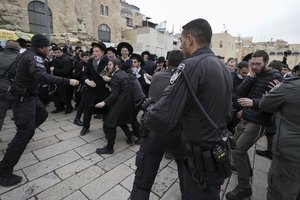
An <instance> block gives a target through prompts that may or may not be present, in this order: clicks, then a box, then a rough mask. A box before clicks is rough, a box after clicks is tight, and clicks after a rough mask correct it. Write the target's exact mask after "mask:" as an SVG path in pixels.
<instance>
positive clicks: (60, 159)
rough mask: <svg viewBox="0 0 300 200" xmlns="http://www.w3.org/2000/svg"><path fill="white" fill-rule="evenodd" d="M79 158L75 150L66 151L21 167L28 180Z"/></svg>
mask: <svg viewBox="0 0 300 200" xmlns="http://www.w3.org/2000/svg"><path fill="white" fill-rule="evenodd" d="M79 158H80V156H79V155H78V154H77V153H76V152H75V151H68V152H65V153H63V154H60V155H57V156H55V157H53V158H50V159H47V160H44V161H42V162H39V163H36V164H34V165H31V166H29V167H26V168H24V169H23V171H24V173H25V174H26V176H27V178H28V179H29V180H33V179H35V178H37V177H40V176H43V175H44V174H47V173H49V172H51V171H53V170H56V169H58V168H60V167H62V166H64V165H66V164H68V163H70V162H73V161H75V160H77V159H79Z"/></svg>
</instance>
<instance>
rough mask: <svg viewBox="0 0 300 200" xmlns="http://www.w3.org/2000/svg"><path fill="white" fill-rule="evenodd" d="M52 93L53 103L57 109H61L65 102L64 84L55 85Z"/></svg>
mask: <svg viewBox="0 0 300 200" xmlns="http://www.w3.org/2000/svg"><path fill="white" fill-rule="evenodd" d="M56 87H57V88H56V90H55V92H54V93H53V103H54V106H55V108H56V109H57V110H63V109H64V107H65V104H66V86H65V85H57V86H56Z"/></svg>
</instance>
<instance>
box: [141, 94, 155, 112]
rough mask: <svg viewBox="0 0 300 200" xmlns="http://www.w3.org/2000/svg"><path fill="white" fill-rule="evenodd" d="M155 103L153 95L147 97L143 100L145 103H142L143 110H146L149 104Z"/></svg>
mask: <svg viewBox="0 0 300 200" xmlns="http://www.w3.org/2000/svg"><path fill="white" fill-rule="evenodd" d="M153 103H154V101H153V100H152V98H151V97H148V98H146V99H145V100H144V101H143V103H142V110H143V111H146V110H147V108H148V106H149V105H151V104H153Z"/></svg>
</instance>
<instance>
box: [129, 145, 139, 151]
mask: <svg viewBox="0 0 300 200" xmlns="http://www.w3.org/2000/svg"><path fill="white" fill-rule="evenodd" d="M129 149H130V150H131V151H134V152H138V151H139V150H140V145H132V146H130V147H129Z"/></svg>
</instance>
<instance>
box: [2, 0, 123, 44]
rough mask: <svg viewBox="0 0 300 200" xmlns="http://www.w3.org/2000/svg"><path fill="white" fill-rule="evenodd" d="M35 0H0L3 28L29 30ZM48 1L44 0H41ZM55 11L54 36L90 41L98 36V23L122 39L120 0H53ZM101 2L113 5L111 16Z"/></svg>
mask: <svg viewBox="0 0 300 200" xmlns="http://www.w3.org/2000/svg"><path fill="white" fill-rule="evenodd" d="M30 2H32V0H19V1H18V0H0V28H3V29H9V30H21V31H24V32H29V31H30V30H29V20H28V4H29V3H30ZM41 2H43V3H44V1H41ZM48 4H49V8H50V10H51V12H52V21H53V33H52V35H51V40H52V41H53V42H56V43H63V42H64V41H65V40H70V42H71V43H80V42H82V43H83V44H90V42H91V41H94V40H98V27H99V25H100V24H106V25H107V26H109V27H110V31H111V41H112V42H119V41H120V40H121V28H120V24H121V15H120V10H121V5H120V0H84V1H82V0H49V1H48ZM100 4H103V5H104V6H108V7H109V16H101V15H100Z"/></svg>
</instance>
